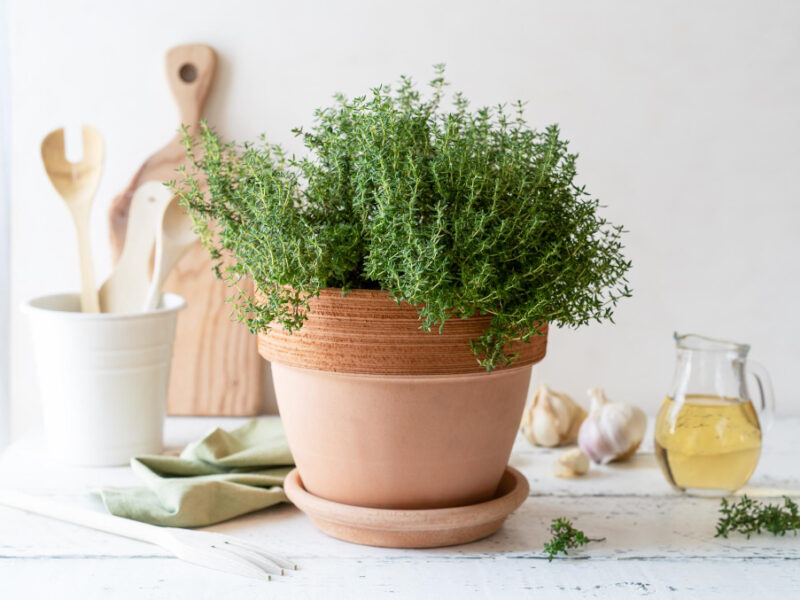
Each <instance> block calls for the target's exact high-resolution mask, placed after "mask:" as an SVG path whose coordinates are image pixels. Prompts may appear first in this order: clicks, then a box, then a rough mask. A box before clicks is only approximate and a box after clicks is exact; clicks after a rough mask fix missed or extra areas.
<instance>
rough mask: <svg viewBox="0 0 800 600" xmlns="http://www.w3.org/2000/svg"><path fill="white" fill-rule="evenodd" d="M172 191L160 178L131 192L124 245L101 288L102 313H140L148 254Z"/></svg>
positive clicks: (147, 280) (146, 285)
mask: <svg viewBox="0 0 800 600" xmlns="http://www.w3.org/2000/svg"><path fill="white" fill-rule="evenodd" d="M170 200H172V191H171V190H170V189H169V188H167V187H165V186H164V184H162V183H161V182H159V181H148V182H146V183H143V184H142V185H141V186H140V187H139V189H137V190H136V192H135V193H134V194H133V199H132V200H131V206H130V211H129V215H128V235H127V236H126V238H125V247H124V248H123V250H122V254H121V255H120V257H119V261H118V262H117V266H116V267H114V271H113V272H112V273H111V276H110V277H109V278H108V279H107V280H106V282H105V283H104V284H103V286H102V287H101V288H100V308H101V309H102V311H103V312H113V313H132V312H139V311H141V310H142V307H143V306H144V302H145V298H146V297H147V292H148V290H149V289H150V257H151V255H152V251H153V243H154V241H155V237H156V231H157V229H158V228H159V226H160V223H161V217H162V215H163V214H164V210H165V208H166V207H167V205H168V204H169V202H170Z"/></svg>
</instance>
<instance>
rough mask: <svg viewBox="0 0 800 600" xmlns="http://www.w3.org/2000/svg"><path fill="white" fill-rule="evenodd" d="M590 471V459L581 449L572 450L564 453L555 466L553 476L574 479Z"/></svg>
mask: <svg viewBox="0 0 800 600" xmlns="http://www.w3.org/2000/svg"><path fill="white" fill-rule="evenodd" d="M588 470H589V457H588V456H586V455H585V454H584V453H583V450H581V449H580V448H571V449H570V450H567V451H566V452H562V453H561V454H560V455H559V457H558V460H557V461H556V462H555V463H554V464H553V475H555V476H556V477H564V478H572V477H580V476H581V475H585V474H586V471H588Z"/></svg>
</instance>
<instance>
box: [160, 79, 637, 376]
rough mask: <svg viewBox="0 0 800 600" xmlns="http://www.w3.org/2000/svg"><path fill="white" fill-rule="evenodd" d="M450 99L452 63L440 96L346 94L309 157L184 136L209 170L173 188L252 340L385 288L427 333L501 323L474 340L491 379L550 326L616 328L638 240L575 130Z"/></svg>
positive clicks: (435, 91)
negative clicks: (604, 208) (595, 188)
mask: <svg viewBox="0 0 800 600" xmlns="http://www.w3.org/2000/svg"><path fill="white" fill-rule="evenodd" d="M446 85H447V84H446V82H445V80H444V77H443V67H441V66H439V67H437V70H436V77H435V79H433V81H432V82H431V83H430V87H431V93H430V94H429V95H428V97H424V96H423V94H421V93H420V92H419V91H418V89H417V88H416V86H415V85H414V84H413V83H412V81H411V80H410V79H409V78H407V77H403V78H401V81H400V84H399V86H398V87H397V89H396V90H392V89H391V88H390V87H389V86H380V87H377V88H375V89H373V90H372V91H371V92H370V93H369V94H366V95H364V96H361V97H357V98H354V99H352V100H350V99H347V98H345V97H344V96H341V95H338V96H335V103H334V105H333V106H331V107H328V108H324V109H320V110H317V111H316V113H315V119H314V122H313V126H312V127H311V128H310V129H309V130H308V131H303V130H301V129H296V130H294V133H295V134H296V135H298V136H301V138H302V140H303V142H304V145H305V148H306V149H307V152H306V153H305V155H304V156H302V157H297V156H293V155H292V156H290V155H288V154H286V153H285V152H284V151H283V149H282V148H281V146H280V145H277V144H271V143H268V142H267V141H266V140H265V139H264V138H263V137H262V139H261V141H260V142H259V143H256V144H253V143H246V144H244V145H242V146H237V145H235V144H234V143H231V142H225V141H223V140H222V139H221V138H220V136H219V135H217V133H216V132H215V131H214V130H213V129H212V128H210V127H209V126H208V125H207V124H206V123H203V124H202V125H201V130H200V133H199V139H192V138H190V137H189V136H188V135H186V134H185V133H184V140H185V144H186V148H187V152H188V155H189V159H190V164H191V165H193V168H190V169H188V170H185V171H184V179H183V181H182V182H180V183H173V184H172V185H173V189H174V190H175V192H176V193H177V194H178V195H179V196H180V198H181V201H182V203H183V204H184V205H185V206H186V207H187V208H188V209H189V212H190V214H192V216H193V218H194V220H195V224H196V226H197V228H198V232H199V233H200V234H201V237H202V240H203V242H204V244H205V245H206V247H207V248H208V249H209V251H210V252H211V254H212V256H213V257H214V258H215V259H217V266H216V270H217V274H218V276H220V277H223V278H225V279H227V280H228V282H229V284H230V285H231V286H232V287H233V288H234V289H235V290H236V291H235V293H234V297H233V298H232V301H233V303H234V306H235V307H236V309H235V313H236V317H237V318H238V319H239V320H241V321H244V322H245V323H246V324H247V325H248V326H249V328H250V330H251V331H253V332H259V331H267V330H268V329H269V328H270V327H271V326H272V325H274V324H276V323H277V324H280V325H281V326H283V327H284V328H286V329H287V330H289V331H293V330H296V329H297V328H299V327H301V326H302V324H303V321H304V320H305V318H306V317H305V315H306V311H307V310H308V299H309V298H310V297H313V296H314V295H316V294H318V293H319V291H320V290H321V289H323V288H331V287H332V288H342V290H343V293H346V292H347V290H350V289H354V288H366V289H382V290H386V291H387V292H389V294H390V295H391V297H392V298H394V299H395V300H397V301H398V302H400V301H407V302H409V303H410V304H412V305H415V306H416V307H417V310H418V312H419V315H420V321H421V327H422V328H424V329H425V330H431V329H432V328H440V327H442V326H443V325H444V323H445V322H446V321H447V320H448V319H451V318H459V317H464V318H465V317H470V316H473V315H476V314H481V315H491V317H492V318H491V325H490V327H489V328H488V330H487V331H486V332H485V333H484V334H483V335H482V336H481V337H480V338H478V339H476V340H474V341H473V350H474V352H475V354H476V357H477V360H478V361H479V362H480V364H482V365H483V366H485V367H486V368H487V369H488V370H491V369H492V368H494V367H496V366H501V365H505V364H507V363H509V362H510V361H512V360H513V359H514V356H513V355H511V354H510V353H509V352H508V343H509V342H510V341H511V340H514V339H521V340H525V341H527V340H528V339H529V338H530V337H531V336H532V335H536V334H537V333H538V328H539V326H540V324H542V323H546V322H549V323H553V324H555V325H558V326H562V327H563V326H566V327H577V326H580V325H584V324H587V323H589V322H590V321H602V320H606V319H611V318H612V311H613V308H614V306H615V305H616V303H617V301H618V300H619V299H620V298H622V297H625V296H629V295H630V291H629V289H628V286H627V280H626V278H625V274H626V271H627V270H628V269H629V267H630V263H629V262H628V261H627V260H626V259H625V257H624V256H623V253H622V248H623V246H622V242H621V239H620V235H621V232H622V228H621V227H620V226H615V225H612V224H611V223H609V222H607V221H606V220H605V219H604V218H602V217H601V216H600V215H599V214H598V208H599V204H598V201H597V200H596V199H593V198H591V197H590V196H589V195H588V194H587V193H586V191H585V189H584V188H583V187H582V186H580V185H578V184H577V183H576V182H575V178H576V158H577V155H576V154H572V153H570V152H569V149H568V144H567V142H566V141H565V140H563V139H562V138H561V136H560V133H559V129H558V126H556V125H552V126H550V127H548V128H546V129H545V130H543V131H537V130H534V129H531V128H530V127H528V125H527V124H526V122H525V119H524V110H523V105H522V104H521V103H518V104H517V105H516V107H515V108H514V109H513V110H509V109H508V108H507V107H506V106H503V105H501V106H498V107H495V108H481V109H478V110H474V111H473V110H471V109H470V107H469V104H468V102H467V100H466V99H465V98H464V97H463V96H462V95H461V94H455V95H454V99H453V102H452V107H451V108H449V109H445V108H444V107H443V100H444V98H445V86H446ZM212 224H213V226H212ZM245 280H252V281H253V282H254V284H255V287H256V289H257V290H258V291H259V293H258V294H252V293H250V292H249V291H248V289H249V288H248V287H247V286H244V285H242V283H243V282H244V281H245Z"/></svg>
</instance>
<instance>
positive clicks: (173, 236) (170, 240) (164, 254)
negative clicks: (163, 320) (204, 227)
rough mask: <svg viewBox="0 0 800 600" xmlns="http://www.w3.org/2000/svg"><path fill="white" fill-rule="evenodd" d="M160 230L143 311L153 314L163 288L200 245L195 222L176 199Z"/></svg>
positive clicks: (167, 207)
mask: <svg viewBox="0 0 800 600" xmlns="http://www.w3.org/2000/svg"><path fill="white" fill-rule="evenodd" d="M160 223H161V226H160V227H159V228H158V230H157V231H156V258H155V262H154V268H153V279H152V281H151V282H150V290H149V291H148V293H147V299H146V300H145V304H144V308H143V310H144V311H149V310H153V309H155V308H156V305H157V304H158V299H159V296H160V294H161V288H162V287H163V286H164V281H165V280H166V279H167V275H169V273H170V271H172V268H173V267H174V266H175V265H176V264H177V263H178V261H179V260H180V259H181V258H182V257H183V255H184V254H186V253H187V252H188V251H189V248H191V247H192V245H193V244H194V243H195V242H196V241H197V235H196V234H195V233H194V224H193V223H192V218H191V217H190V216H189V215H188V214H187V213H186V211H185V210H184V208H183V207H182V206H181V205H180V204H178V199H177V198H173V199H172V201H171V202H170V203H169V204H167V206H166V207H165V209H164V214H163V215H162V217H161V221H160Z"/></svg>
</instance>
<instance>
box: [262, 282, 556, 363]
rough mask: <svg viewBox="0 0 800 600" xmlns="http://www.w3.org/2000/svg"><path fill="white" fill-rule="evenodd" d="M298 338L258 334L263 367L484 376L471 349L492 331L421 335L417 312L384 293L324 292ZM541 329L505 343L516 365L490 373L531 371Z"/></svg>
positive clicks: (481, 323) (468, 326) (277, 332)
mask: <svg viewBox="0 0 800 600" xmlns="http://www.w3.org/2000/svg"><path fill="white" fill-rule="evenodd" d="M308 303H309V310H308V312H306V313H305V316H306V319H305V321H304V323H303V324H302V327H300V328H299V329H298V330H296V331H294V332H293V333H291V334H290V333H288V332H286V331H285V330H284V329H283V328H281V327H280V326H275V327H273V328H272V329H271V330H270V331H269V332H266V333H265V332H262V333H259V334H258V349H259V353H260V354H261V356H263V357H264V358H266V359H267V360H271V361H276V362H279V363H282V364H285V365H288V366H293V367H304V368H309V369H313V370H318V371H329V372H339V373H358V374H371V375H386V376H407V375H413V376H422V375H461V374H465V373H470V374H481V373H482V374H486V372H487V371H486V368H485V367H483V366H481V365H480V364H479V362H478V357H477V356H476V355H475V354H474V353H473V351H472V343H473V341H474V340H476V339H478V338H479V337H480V336H481V335H483V334H484V333H485V332H486V331H487V329H488V328H489V327H490V325H491V320H492V316H491V315H476V316H472V317H466V318H461V317H457V316H456V317H451V318H449V319H447V320H446V322H445V323H444V326H443V328H442V329H441V330H432V331H424V330H423V329H422V328H421V322H420V318H419V314H418V311H417V308H415V307H414V306H412V305H410V304H408V303H407V302H401V303H399V304H398V303H397V302H395V301H394V300H392V299H391V298H390V293H389V292H387V291H385V290H365V289H354V290H349V291H348V292H347V293H346V295H344V296H343V295H342V289H341V288H325V289H323V290H320V292H319V295H317V296H314V297H311V298H309V301H308ZM547 331H548V325H547V323H542V324H541V325H540V326H539V335H533V336H531V338H530V339H529V341H528V342H522V341H521V340H517V341H512V342H510V343H509V344H508V345H507V346H506V351H507V352H511V353H515V354H517V356H518V358H517V359H516V360H515V361H514V362H512V363H511V364H510V365H507V366H498V367H496V368H495V369H494V370H493V371H492V372H494V371H504V370H508V369H515V368H518V367H522V366H526V365H531V364H534V363H537V362H539V361H540V360H541V359H542V358H544V355H545V352H546V347H547Z"/></svg>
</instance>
